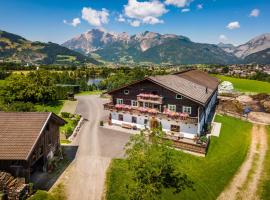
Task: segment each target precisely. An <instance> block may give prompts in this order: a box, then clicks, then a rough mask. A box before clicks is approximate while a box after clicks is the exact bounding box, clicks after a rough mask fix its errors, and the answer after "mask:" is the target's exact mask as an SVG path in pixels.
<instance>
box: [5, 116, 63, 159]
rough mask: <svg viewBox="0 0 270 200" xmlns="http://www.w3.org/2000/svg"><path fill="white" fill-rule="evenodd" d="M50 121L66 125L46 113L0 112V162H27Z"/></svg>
mask: <svg viewBox="0 0 270 200" xmlns="http://www.w3.org/2000/svg"><path fill="white" fill-rule="evenodd" d="M51 119H54V120H56V122H57V123H59V125H64V124H65V123H66V122H65V121H64V120H63V119H62V118H60V117H58V116H57V115H55V114H53V113H48V112H41V113H38V112H0V160H27V159H28V157H29V155H30V154H31V152H32V150H33V149H34V147H35V144H36V142H37V141H38V139H39V137H40V135H41V133H42V131H43V129H44V128H45V126H46V124H47V122H48V121H49V120H51Z"/></svg>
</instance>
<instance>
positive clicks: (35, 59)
mask: <svg viewBox="0 0 270 200" xmlns="http://www.w3.org/2000/svg"><path fill="white" fill-rule="evenodd" d="M0 60H1V61H4V62H18V63H22V64H44V65H48V64H60V65H67V64H68V65H69V64H82V63H92V64H98V63H99V62H98V61H96V60H95V59H93V58H91V57H90V56H86V55H83V54H81V53H78V52H76V51H73V50H70V49H68V48H66V47H63V46H61V45H59V44H55V43H51V42H49V43H43V42H32V41H29V40H27V39H25V38H23V37H21V36H18V35H15V34H12V33H8V32H6V31H1V30H0Z"/></svg>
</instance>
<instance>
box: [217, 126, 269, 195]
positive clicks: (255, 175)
mask: <svg viewBox="0 0 270 200" xmlns="http://www.w3.org/2000/svg"><path fill="white" fill-rule="evenodd" d="M267 148H268V146H267V134H266V129H265V126H262V125H254V126H253V129H252V139H251V146H250V150H249V153H248V155H247V158H246V160H245V161H244V163H243V164H242V166H241V168H240V169H239V171H238V172H237V174H236V175H235V177H234V178H233V180H232V181H231V183H230V185H229V186H228V187H227V188H226V189H225V190H224V191H223V192H222V193H221V194H220V196H219V197H218V199H219V200H228V199H230V200H235V199H243V200H254V199H259V198H258V196H257V194H256V193H257V187H258V184H259V180H260V177H261V174H262V171H263V161H264V157H265V154H266V151H267Z"/></svg>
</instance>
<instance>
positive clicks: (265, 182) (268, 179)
mask: <svg viewBox="0 0 270 200" xmlns="http://www.w3.org/2000/svg"><path fill="white" fill-rule="evenodd" d="M267 130H268V147H270V126H268V127H267ZM258 193H259V196H260V199H262V200H270V148H268V150H267V153H266V156H265V161H264V172H263V175H262V179H261V183H260V185H259V188H258Z"/></svg>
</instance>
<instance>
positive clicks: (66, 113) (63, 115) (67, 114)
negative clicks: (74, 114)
mask: <svg viewBox="0 0 270 200" xmlns="http://www.w3.org/2000/svg"><path fill="white" fill-rule="evenodd" d="M70 115H71V114H70V113H68V112H61V116H62V117H64V118H70Z"/></svg>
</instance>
